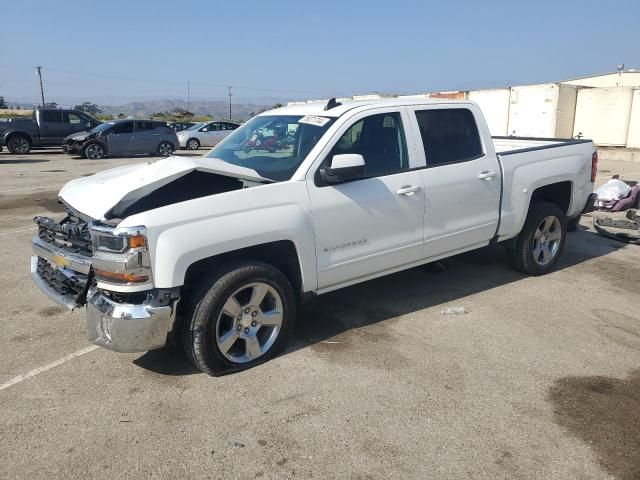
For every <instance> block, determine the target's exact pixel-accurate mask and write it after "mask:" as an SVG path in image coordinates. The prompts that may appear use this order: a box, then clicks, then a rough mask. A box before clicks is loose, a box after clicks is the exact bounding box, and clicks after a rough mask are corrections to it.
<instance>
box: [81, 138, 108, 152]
mask: <svg viewBox="0 0 640 480" xmlns="http://www.w3.org/2000/svg"><path fill="white" fill-rule="evenodd" d="M93 144H95V145H100V146H101V147H102V150H104V153H105V154H106V153H108V152H107V150H108V149H107V144H106V143H104V142H100V141H99V140H95V139H91V140H89V141H88V142H86V143H84V144H83V145H82V151H84V149H85V148H87V147H88V146H89V145H93Z"/></svg>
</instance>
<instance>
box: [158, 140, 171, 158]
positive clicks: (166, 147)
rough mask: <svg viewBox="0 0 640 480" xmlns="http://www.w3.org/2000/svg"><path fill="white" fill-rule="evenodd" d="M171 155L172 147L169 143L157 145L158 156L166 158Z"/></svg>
mask: <svg viewBox="0 0 640 480" xmlns="http://www.w3.org/2000/svg"><path fill="white" fill-rule="evenodd" d="M172 153H173V146H172V145H171V144H170V143H169V142H162V143H161V144H160V145H158V155H160V156H161V157H168V156H169V155H171V154H172Z"/></svg>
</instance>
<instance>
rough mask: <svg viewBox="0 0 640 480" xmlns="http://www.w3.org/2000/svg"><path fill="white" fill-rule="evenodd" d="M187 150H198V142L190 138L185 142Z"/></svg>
mask: <svg viewBox="0 0 640 480" xmlns="http://www.w3.org/2000/svg"><path fill="white" fill-rule="evenodd" d="M187 148H188V149H189V150H197V149H198V148H200V142H198V140H196V139H195V138H192V139H191V140H189V141H188V142H187Z"/></svg>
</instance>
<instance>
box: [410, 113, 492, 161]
mask: <svg viewBox="0 0 640 480" xmlns="http://www.w3.org/2000/svg"><path fill="white" fill-rule="evenodd" d="M416 119H417V121H418V127H419V129H420V136H421V137H422V145H423V147H424V154H425V156H426V160H427V166H428V167H433V166H438V165H446V164H450V163H459V162H466V161H469V160H474V159H476V158H479V157H481V156H482V155H483V151H482V142H481V141H480V134H479V132H478V126H477V125H476V121H475V118H474V117H473V113H472V112H471V110H469V109H466V108H443V109H433V110H418V111H416Z"/></svg>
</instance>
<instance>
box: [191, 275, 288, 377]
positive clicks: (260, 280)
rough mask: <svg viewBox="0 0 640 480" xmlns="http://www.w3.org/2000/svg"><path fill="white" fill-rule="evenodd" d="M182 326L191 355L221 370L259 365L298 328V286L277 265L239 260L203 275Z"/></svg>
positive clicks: (211, 370) (214, 371) (203, 366)
mask: <svg viewBox="0 0 640 480" xmlns="http://www.w3.org/2000/svg"><path fill="white" fill-rule="evenodd" d="M188 304H189V305H190V307H189V308H188V309H187V311H186V312H185V318H184V324H183V326H182V328H183V331H182V338H183V345H184V348H185V352H186V354H187V357H189V359H190V360H191V361H192V362H193V364H194V365H195V366H196V367H197V368H198V369H200V370H201V371H203V372H205V373H208V374H209V375H220V374H225V373H231V372H235V371H239V370H244V369H247V368H251V367H254V366H256V365H259V364H261V363H263V362H265V361H267V360H269V359H270V358H273V357H274V356H275V355H277V354H278V352H280V351H281V350H282V348H284V346H285V344H286V343H287V340H288V338H289V336H290V334H291V332H292V330H293V323H294V320H295V315H296V302H295V295H294V293H293V288H292V287H291V284H290V283H289V281H288V280H287V278H286V277H285V276H284V275H283V274H282V272H280V271H279V270H278V269H276V268H274V267H272V266H271V265H268V264H265V263H261V262H239V263H234V264H230V265H228V266H226V268H223V269H221V270H219V271H218V272H216V273H212V274H211V275H210V276H208V277H206V278H205V279H203V280H202V281H201V282H200V284H199V285H198V287H196V288H195V289H194V291H193V292H191V294H190V295H189V299H188Z"/></svg>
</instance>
